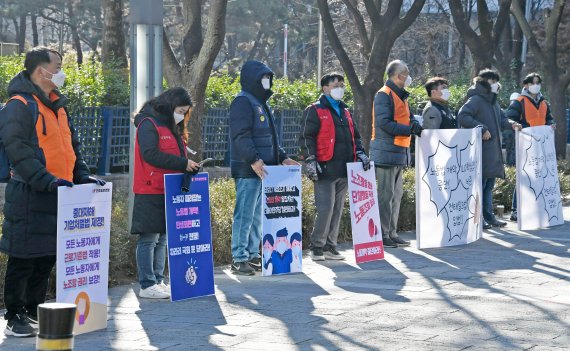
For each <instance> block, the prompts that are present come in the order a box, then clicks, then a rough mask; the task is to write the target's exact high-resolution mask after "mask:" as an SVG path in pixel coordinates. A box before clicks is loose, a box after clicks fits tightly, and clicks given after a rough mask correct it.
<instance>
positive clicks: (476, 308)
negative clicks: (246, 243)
mask: <svg viewBox="0 0 570 351" xmlns="http://www.w3.org/2000/svg"><path fill="white" fill-rule="evenodd" d="M564 211H565V216H566V218H570V207H566V208H565V209H564ZM568 233H570V222H566V224H565V225H563V226H561V227H555V228H551V229H548V230H538V231H531V232H528V233H524V232H519V231H517V230H516V229H515V228H514V225H513V224H512V223H510V224H509V226H507V229H505V230H500V231H490V232H485V234H484V238H483V239H482V240H479V241H477V242H475V243H472V244H470V245H464V246H461V247H452V248H442V249H429V250H423V251H420V250H417V249H415V248H414V247H413V245H415V240H413V239H414V238H413V233H403V234H402V237H404V238H406V239H411V240H412V247H409V248H405V249H401V248H398V249H387V251H386V259H385V260H384V261H377V262H370V263H366V264H363V265H361V266H358V265H356V264H355V262H354V253H353V251H352V250H351V246H350V245H349V244H343V245H341V246H340V247H339V248H340V250H341V252H342V253H343V254H344V255H346V257H347V260H346V261H343V262H327V261H325V262H324V263H323V262H321V263H315V262H312V261H311V260H310V259H309V258H307V259H306V260H304V274H295V275H282V276H278V277H270V278H267V277H260V276H254V277H236V276H233V275H232V274H231V273H230V272H229V270H228V268H227V267H217V268H216V270H215V279H216V295H215V296H209V297H204V298H198V299H192V300H187V301H181V302H176V303H171V302H169V301H155V300H144V299H139V298H138V297H137V293H138V286H137V284H135V283H133V284H128V285H124V286H120V287H116V288H113V289H111V290H110V298H109V311H108V317H109V320H108V328H107V329H106V330H103V331H97V332H93V333H89V334H84V335H78V336H76V338H75V342H76V350H81V351H84V350H87V351H92V350H93V351H98V350H129V351H131V350H189V349H196V350H262V349H270V350H312V351H313V350H314V351H317V350H327V351H328V350H390V351H393V350H438V351H439V350H462V349H465V350H524V349H531V350H538V351H540V350H554V351H558V350H568V349H570V347H569V345H570V332H569V331H570V255H569V251H568V248H569V246H570V235H569V234H568ZM4 326H5V322H4V321H0V328H4ZM34 346H35V339H33V338H29V339H16V338H7V337H5V336H4V335H0V349H1V350H2V351H4V350H7V351H24V350H32V349H34V348H35V347H34Z"/></svg>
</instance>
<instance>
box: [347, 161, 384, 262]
mask: <svg viewBox="0 0 570 351" xmlns="http://www.w3.org/2000/svg"><path fill="white" fill-rule="evenodd" d="M346 171H347V175H348V201H349V205H350V222H351V224H352V245H353V246H354V256H355V259H356V263H364V262H369V261H374V260H381V259H383V258H384V245H383V242H382V227H381V225H380V212H379V210H378V192H377V185H376V173H375V172H374V162H371V164H370V169H369V170H368V171H365V170H364V168H363V167H362V162H352V163H347V164H346Z"/></svg>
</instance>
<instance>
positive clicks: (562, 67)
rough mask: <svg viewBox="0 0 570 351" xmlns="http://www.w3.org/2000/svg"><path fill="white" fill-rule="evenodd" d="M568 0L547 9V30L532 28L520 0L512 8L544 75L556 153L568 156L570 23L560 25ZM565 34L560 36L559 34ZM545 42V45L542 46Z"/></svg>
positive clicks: (555, 3) (515, 1) (545, 20)
mask: <svg viewBox="0 0 570 351" xmlns="http://www.w3.org/2000/svg"><path fill="white" fill-rule="evenodd" d="M567 2H568V1H567V0H554V4H553V6H552V9H549V10H546V11H545V12H544V15H545V19H544V22H545V23H544V33H543V34H542V35H541V33H540V32H539V30H536V29H535V30H533V28H532V27H531V25H530V24H529V23H528V21H527V20H526V18H525V15H524V12H523V10H522V9H523V8H524V7H523V4H522V1H521V0H513V6H512V7H511V11H512V13H513V15H514V16H515V18H516V20H517V22H518V23H519V25H520V26H521V28H522V31H523V33H524V35H525V36H526V37H527V40H528V43H529V46H530V49H531V50H532V53H533V55H534V56H535V57H536V59H537V60H538V62H539V63H540V67H541V69H542V73H543V77H544V85H545V87H546V90H547V91H548V95H549V97H550V103H551V105H552V106H551V107H552V115H553V116H554V118H555V120H556V155H557V156H559V157H561V158H566V142H567V130H568V124H567V120H566V107H567V98H566V91H567V90H568V86H569V85H570V70H569V69H568V67H569V64H570V62H569V60H567V58H568V55H560V53H567V52H568V50H569V49H570V41H569V40H568V31H569V30H570V28H569V26H568V25H567V24H566V25H565V26H564V27H562V26H561V22H562V18H563V17H566V18H567V17H568V16H569V15H570V13H568V10H567V9H566V10H567V11H566V13H564V10H565V6H566V5H567ZM559 33H560V34H562V33H565V34H566V35H561V36H560V38H559V35H558V34H559ZM541 44H542V45H541Z"/></svg>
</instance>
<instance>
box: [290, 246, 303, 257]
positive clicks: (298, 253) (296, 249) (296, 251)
mask: <svg viewBox="0 0 570 351" xmlns="http://www.w3.org/2000/svg"><path fill="white" fill-rule="evenodd" d="M291 251H293V255H295V256H299V257H301V247H300V246H295V247H292V248H291Z"/></svg>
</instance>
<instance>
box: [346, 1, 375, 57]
mask: <svg viewBox="0 0 570 351" xmlns="http://www.w3.org/2000/svg"><path fill="white" fill-rule="evenodd" d="M342 2H343V3H344V4H345V5H346V8H347V9H348V11H349V12H350V14H351V16H352V19H353V20H354V22H355V23H356V29H358V34H359V36H360V42H361V43H362V51H364V52H363V54H364V56H366V58H367V59H368V57H369V56H370V51H371V50H372V44H371V43H370V38H369V37H368V32H367V31H366V23H365V22H364V17H362V14H361V13H360V11H358V2H355V0H352V1H351V0H342Z"/></svg>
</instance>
